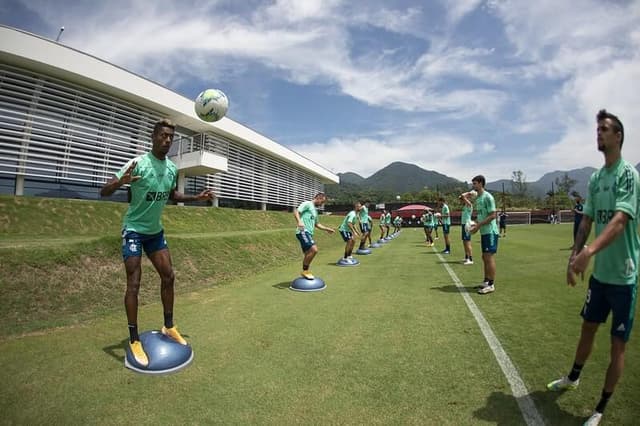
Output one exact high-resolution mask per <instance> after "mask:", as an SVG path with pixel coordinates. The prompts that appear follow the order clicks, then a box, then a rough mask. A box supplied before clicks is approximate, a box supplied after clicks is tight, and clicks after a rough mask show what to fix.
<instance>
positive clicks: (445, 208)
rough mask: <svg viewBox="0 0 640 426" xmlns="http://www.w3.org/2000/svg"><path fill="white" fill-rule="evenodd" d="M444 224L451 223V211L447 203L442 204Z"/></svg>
mask: <svg viewBox="0 0 640 426" xmlns="http://www.w3.org/2000/svg"><path fill="white" fill-rule="evenodd" d="M442 224H443V225H451V216H450V213H449V206H448V205H446V204H443V205H442Z"/></svg>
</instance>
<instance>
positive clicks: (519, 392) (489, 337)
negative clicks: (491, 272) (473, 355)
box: [437, 253, 545, 426]
mask: <svg viewBox="0 0 640 426" xmlns="http://www.w3.org/2000/svg"><path fill="white" fill-rule="evenodd" d="M437 255H438V258H439V259H440V261H441V262H442V264H443V265H444V268H445V269H446V270H447V272H448V273H449V276H450V277H451V279H452V280H453V282H454V283H455V285H456V287H457V288H458V292H459V293H460V294H461V295H462V298H463V299H464V301H465V303H466V304H467V308H469V311H470V312H471V313H472V314H473V317H474V318H475V320H476V322H477V323H478V326H480V330H481V331H482V334H483V335H484V338H485V340H486V341H487V343H488V344H489V347H490V348H491V351H493V355H494V356H495V357H496V360H497V361H498V365H500V368H501V369H502V372H503V373H504V376H505V377H506V378H507V381H508V382H509V385H510V386H511V392H512V393H513V396H514V397H515V398H516V401H517V402H518V406H519V407H520V411H521V412H522V417H524V421H525V422H526V423H527V425H529V426H539V425H540V426H541V425H544V424H545V423H544V420H543V419H542V416H541V415H540V413H539V412H538V409H537V408H536V406H535V404H534V403H533V400H532V399H531V397H530V396H529V391H528V390H527V386H526V385H525V384H524V381H523V380H522V378H521V377H520V375H519V374H518V370H517V369H516V366H515V365H513V362H511V358H509V355H507V353H506V352H505V350H504V348H503V347H502V345H501V344H500V341H499V340H498V338H497V337H496V335H495V334H494V333H493V330H491V326H490V325H489V323H488V322H487V320H486V319H485V318H484V315H482V312H480V309H478V306H477V305H476V302H474V301H473V299H472V298H471V296H469V293H468V292H467V288H466V287H465V286H463V285H462V282H461V281H460V279H459V278H458V276H457V275H456V273H455V272H453V269H451V267H450V266H449V265H448V264H447V262H446V260H445V259H444V258H443V257H442V255H441V254H440V253H437ZM485 297H488V296H485Z"/></svg>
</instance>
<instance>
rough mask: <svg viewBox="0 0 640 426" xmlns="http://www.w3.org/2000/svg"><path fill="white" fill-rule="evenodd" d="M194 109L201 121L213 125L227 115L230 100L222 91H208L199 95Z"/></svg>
mask: <svg viewBox="0 0 640 426" xmlns="http://www.w3.org/2000/svg"><path fill="white" fill-rule="evenodd" d="M194 108H195V110H196V114H197V115H198V117H199V118H200V119H201V120H203V121H207V122H209V123H211V122H213V121H218V120H220V119H221V118H222V117H224V116H225V115H226V114H227V110H228V109H229V99H228V98H227V95H225V94H224V92H222V90H218V89H207V90H205V91H204V92H202V93H200V94H199V95H198V97H197V98H196V101H195V105H194Z"/></svg>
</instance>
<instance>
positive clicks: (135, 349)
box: [129, 340, 149, 367]
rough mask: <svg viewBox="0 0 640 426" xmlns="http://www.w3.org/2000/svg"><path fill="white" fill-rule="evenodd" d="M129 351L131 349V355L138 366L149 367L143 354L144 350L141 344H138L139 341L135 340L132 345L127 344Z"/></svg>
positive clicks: (145, 355) (147, 360)
mask: <svg viewBox="0 0 640 426" xmlns="http://www.w3.org/2000/svg"><path fill="white" fill-rule="evenodd" d="M129 349H131V354H132V355H133V357H134V358H135V360H136V362H137V363H138V364H140V365H141V366H143V367H146V366H147V365H149V358H147V354H146V353H144V349H143V348H142V343H140V340H136V341H135V342H133V343H131V342H129Z"/></svg>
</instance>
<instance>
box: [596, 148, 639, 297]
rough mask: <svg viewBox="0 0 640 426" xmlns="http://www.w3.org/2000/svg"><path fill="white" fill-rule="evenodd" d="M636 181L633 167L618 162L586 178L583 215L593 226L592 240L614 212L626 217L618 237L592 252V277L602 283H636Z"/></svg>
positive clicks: (637, 246) (637, 187)
mask: <svg viewBox="0 0 640 426" xmlns="http://www.w3.org/2000/svg"><path fill="white" fill-rule="evenodd" d="M639 189H640V179H639V178H638V172H637V171H636V169H635V167H633V166H632V165H631V164H629V163H627V162H626V161H624V160H623V159H620V160H619V161H618V162H617V163H616V164H614V165H613V166H611V167H610V168H606V167H603V168H601V169H600V170H597V171H595V172H594V173H593V174H592V175H591V178H590V179H589V196H588V198H587V202H586V204H585V206H584V214H585V215H587V216H589V217H590V218H591V219H592V220H593V222H594V223H595V227H596V237H597V236H598V235H600V233H601V232H602V231H603V230H604V229H605V228H606V226H607V224H608V223H609V221H610V220H611V218H613V215H614V214H615V213H616V212H623V213H625V214H626V215H627V216H629V220H628V221H627V225H626V226H625V229H624V231H623V232H622V234H620V235H618V237H617V238H616V239H615V240H613V241H612V242H611V244H609V245H608V246H607V247H605V248H604V249H602V250H601V251H599V252H598V253H596V256H595V264H594V267H593V276H594V277H595V278H596V279H597V280H598V281H600V282H602V283H605V284H620V285H625V284H626V285H634V284H636V282H637V280H638V256H640V237H638V218H639V213H640V209H639V208H638V203H639V198H638V195H640V193H639V192H638V190H639Z"/></svg>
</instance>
